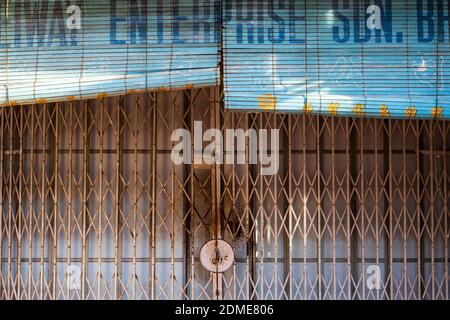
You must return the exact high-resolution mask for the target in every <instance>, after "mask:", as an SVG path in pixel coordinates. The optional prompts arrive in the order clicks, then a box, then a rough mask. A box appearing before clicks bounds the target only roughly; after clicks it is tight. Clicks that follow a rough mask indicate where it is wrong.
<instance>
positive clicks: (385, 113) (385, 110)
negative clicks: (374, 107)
mask: <svg viewBox="0 0 450 320" xmlns="http://www.w3.org/2000/svg"><path fill="white" fill-rule="evenodd" d="M380 115H381V116H382V117H390V116H391V112H390V111H389V107H388V106H387V105H385V104H382V105H381V106H380Z"/></svg>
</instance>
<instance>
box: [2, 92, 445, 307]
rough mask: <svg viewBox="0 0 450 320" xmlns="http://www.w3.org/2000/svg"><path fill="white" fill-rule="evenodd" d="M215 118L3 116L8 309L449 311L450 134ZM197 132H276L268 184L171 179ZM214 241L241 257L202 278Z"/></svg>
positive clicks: (189, 102) (124, 107)
mask: <svg viewBox="0 0 450 320" xmlns="http://www.w3.org/2000/svg"><path fill="white" fill-rule="evenodd" d="M221 101H222V96H221V91H220V89H219V88H217V87H208V88H200V89H192V90H183V91H171V92H148V93H142V94H130V95H126V96H119V97H105V96H100V97H98V99H96V100H85V101H69V102H64V103H55V104H45V105H39V106H17V107H5V108H0V132H1V139H0V141H1V144H0V177H1V179H0V209H1V214H0V240H1V241H0V253H1V264H0V266H1V270H0V299H222V298H223V299H448V298H449V278H448V271H449V245H448V240H449V198H450V188H449V187H450V173H449V171H450V170H449V166H450V157H449V150H450V129H449V128H450V124H449V123H448V122H445V121H437V120H430V121H422V120H415V119H414V120H393V119H363V118H338V117H325V116H313V115H309V114H302V115H288V114H276V113H261V114H252V113H237V112H230V111H226V110H224V109H223V108H222V107H221ZM194 121H202V123H203V127H204V128H205V129H207V128H219V129H220V130H221V131H222V132H224V130H226V129H227V128H242V129H249V128H256V129H261V128H265V129H271V128H278V129H280V145H281V151H280V169H279V171H278V173H277V174H276V175H273V176H265V175H262V174H261V167H260V165H258V164H251V165H250V164H234V165H232V164H215V165H205V164H203V165H196V164H193V165H189V164H185V165H174V164H173V162H172V161H171V150H172V148H173V146H174V142H172V141H171V138H170V137H171V134H172V132H173V130H175V129H178V128H184V129H187V130H189V131H190V132H192V130H193V125H194ZM248 156H249V155H248V148H247V154H246V157H247V159H248ZM216 237H221V238H223V239H224V240H226V241H228V242H229V243H230V244H231V245H232V247H233V249H234V254H235V261H234V265H233V267H232V268H231V269H230V270H228V271H226V272H225V273H223V274H218V275H217V274H214V273H210V272H208V271H206V270H205V269H204V268H203V267H202V265H201V264H200V261H199V250H200V248H201V246H202V245H203V244H204V243H205V242H206V241H208V240H210V239H213V238H216ZM373 276H378V277H380V279H378V280H379V281H378V282H379V283H377V284H378V286H374V285H373V284H374V282H373V281H372V280H373ZM68 279H71V280H70V281H69V280H68ZM74 279H78V281H74Z"/></svg>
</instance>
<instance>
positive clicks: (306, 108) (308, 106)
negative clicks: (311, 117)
mask: <svg viewBox="0 0 450 320" xmlns="http://www.w3.org/2000/svg"><path fill="white" fill-rule="evenodd" d="M312 111H313V107H312V104H311V103H305V105H304V106H303V112H304V113H311V112H312Z"/></svg>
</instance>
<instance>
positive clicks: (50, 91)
mask: <svg viewBox="0 0 450 320" xmlns="http://www.w3.org/2000/svg"><path fill="white" fill-rule="evenodd" d="M74 5H75V6H77V7H79V8H80V13H81V19H80V28H79V29H77V28H74V26H73V25H70V23H69V22H70V21H71V20H70V19H71V18H72V17H73V14H74V11H73V10H68V9H69V8H71V6H74ZM72 9H73V8H72ZM72 22H73V21H72ZM222 49H223V50H222ZM222 54H223V61H222V62H223V65H224V66H223V70H224V75H223V78H224V87H225V106H226V107H227V108H229V109H237V110H252V111H254V110H277V111H287V112H306V113H319V114H331V115H358V116H376V117H396V118H398V117H409V118H411V117H418V118H450V88H449V86H450V0H402V1H392V0H371V1H369V0H320V1H319V0H317V1H304V0H302V1H299V0H280V1H269V0H240V1H237V0H224V1H220V0H206V1H199V0H173V1H162V0H151V1H150V0H148V1H146V0H100V1H91V0H84V1H81V0H78V1H69V0H67V1H65V0H44V1H43V0H39V1H37V0H10V1H8V2H6V1H2V2H1V3H0V105H5V104H10V105H14V104H21V103H34V102H38V103H42V102H45V101H58V100H61V99H78V98H85V97H95V96H98V95H101V96H104V95H107V94H121V93H126V92H129V91H136V90H145V89H170V88H182V87H190V86H207V85H215V84H217V83H218V82H219V71H220V67H219V64H220V61H221V55H222Z"/></svg>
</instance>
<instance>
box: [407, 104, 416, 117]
mask: <svg viewBox="0 0 450 320" xmlns="http://www.w3.org/2000/svg"><path fill="white" fill-rule="evenodd" d="M405 114H406V117H407V118H415V117H416V116H417V110H416V108H414V106H410V107H407V108H406V109H405Z"/></svg>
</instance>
